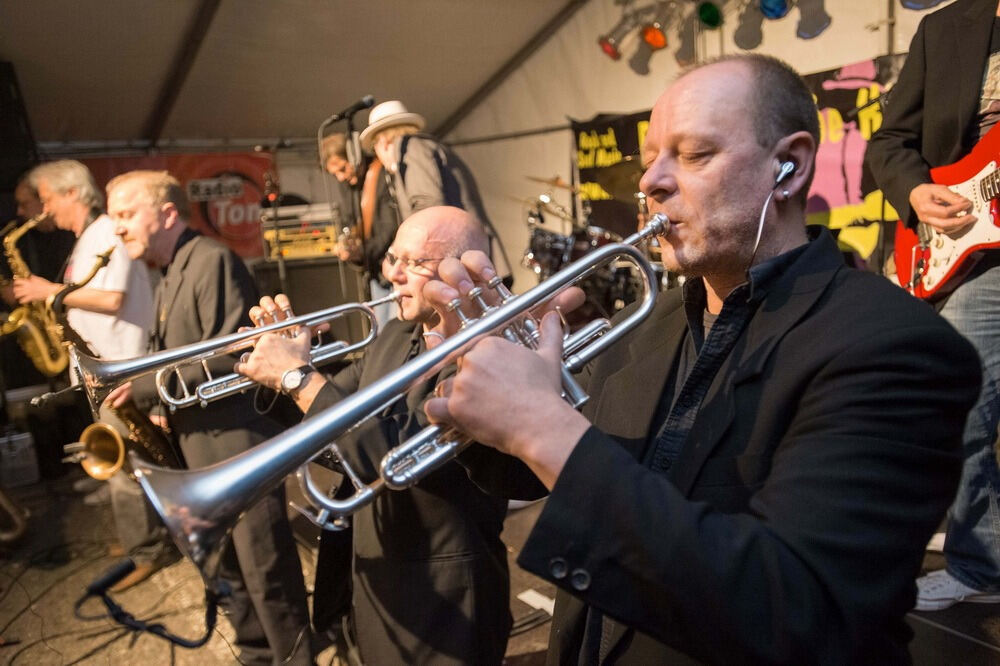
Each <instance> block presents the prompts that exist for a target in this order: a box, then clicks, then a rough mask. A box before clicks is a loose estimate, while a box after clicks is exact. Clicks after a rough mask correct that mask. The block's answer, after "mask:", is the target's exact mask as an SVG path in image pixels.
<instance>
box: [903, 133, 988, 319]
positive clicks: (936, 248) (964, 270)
mask: <svg viewBox="0 0 1000 666" xmlns="http://www.w3.org/2000/svg"><path fill="white" fill-rule="evenodd" d="M998 163H1000V123H998V124H996V125H994V126H993V128H992V129H990V131H989V132H987V133H986V136H984V137H983V138H982V139H980V140H979V143H977V144H976V145H975V147H974V148H973V149H972V152H970V153H969V154H968V155H966V156H965V157H963V158H962V159H960V160H959V161H957V162H955V163H954V164H949V165H947V166H941V167H937V168H934V169H931V180H933V181H934V182H935V183H938V184H939V185H947V186H948V189H950V190H951V191H953V192H957V193H958V194H961V195H962V196H963V197H965V198H966V199H968V200H969V201H971V202H972V204H973V207H972V210H971V211H969V213H968V214H969V215H971V216H972V217H974V218H975V221H974V222H972V223H971V224H969V225H968V226H965V227H963V228H961V229H959V230H958V231H955V232H953V233H948V234H944V233H941V232H939V231H937V230H936V229H934V228H933V227H930V226H928V225H926V224H922V223H921V224H918V225H917V230H916V231H914V230H912V229H909V228H908V227H906V225H904V224H903V222H902V221H900V222H897V223H896V245H895V250H894V258H895V260H896V275H897V277H898V278H899V284H901V285H902V286H903V287H904V288H906V289H907V290H908V291H910V292H911V293H912V294H913V295H914V296H916V297H917V298H924V299H931V300H932V299H934V298H937V297H939V296H943V295H944V294H946V293H948V292H949V291H951V290H952V289H954V288H955V287H957V286H958V285H959V284H960V283H961V282H962V279H963V278H964V277H965V276H966V274H968V272H969V270H971V269H972V267H973V266H974V265H975V263H976V261H977V260H978V259H979V254H978V253H979V252H980V251H981V250H985V249H988V248H993V247H1000V207H998V205H997V197H998V196H1000V170H998Z"/></svg>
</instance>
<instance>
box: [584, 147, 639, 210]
mask: <svg viewBox="0 0 1000 666" xmlns="http://www.w3.org/2000/svg"><path fill="white" fill-rule="evenodd" d="M640 178H642V165H641V164H640V163H639V158H638V157H636V156H635V155H626V156H625V157H623V158H622V161H621V162H617V163H615V164H612V165H611V166H606V167H601V168H599V169H594V180H596V181H597V184H598V185H600V186H601V187H603V188H604V191H605V192H607V193H608V194H610V195H611V198H612V199H617V200H618V201H623V202H625V203H635V193H636V192H638V191H639V179H640Z"/></svg>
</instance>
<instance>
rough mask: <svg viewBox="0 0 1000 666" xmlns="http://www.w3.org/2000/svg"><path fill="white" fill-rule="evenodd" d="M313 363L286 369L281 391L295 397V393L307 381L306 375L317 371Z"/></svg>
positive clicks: (282, 377) (282, 376)
mask: <svg viewBox="0 0 1000 666" xmlns="http://www.w3.org/2000/svg"><path fill="white" fill-rule="evenodd" d="M315 370H316V368H314V367H312V366H311V365H302V366H299V367H297V368H292V369H291V370H285V372H284V373H283V374H282V375H281V392H282V393H287V394H288V395H290V396H292V397H294V396H295V393H296V392H297V391H298V390H299V389H300V388H302V387H303V386H304V385H305V383H306V377H308V376H309V374H310V373H312V372H313V371H315Z"/></svg>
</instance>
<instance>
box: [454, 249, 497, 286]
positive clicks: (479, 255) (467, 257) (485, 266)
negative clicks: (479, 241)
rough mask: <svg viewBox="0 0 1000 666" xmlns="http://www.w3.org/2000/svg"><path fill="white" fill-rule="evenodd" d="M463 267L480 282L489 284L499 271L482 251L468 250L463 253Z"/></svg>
mask: <svg viewBox="0 0 1000 666" xmlns="http://www.w3.org/2000/svg"><path fill="white" fill-rule="evenodd" d="M462 265H463V266H465V269H466V270H467V271H468V272H469V274H470V275H472V276H473V278H475V279H476V280H478V281H480V282H489V281H490V280H492V279H493V278H494V277H496V274H497V271H496V268H495V267H494V266H493V262H492V261H490V258H489V257H488V256H486V253H485V252H482V251H480V250H468V251H466V252H464V253H462Z"/></svg>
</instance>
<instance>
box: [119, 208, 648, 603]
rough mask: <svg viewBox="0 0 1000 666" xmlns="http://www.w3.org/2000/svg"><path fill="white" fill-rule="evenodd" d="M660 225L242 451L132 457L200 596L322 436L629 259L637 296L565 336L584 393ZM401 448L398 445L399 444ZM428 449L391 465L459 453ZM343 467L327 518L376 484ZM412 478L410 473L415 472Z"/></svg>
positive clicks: (513, 330) (573, 390)
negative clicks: (200, 587) (584, 374)
mask: <svg viewBox="0 0 1000 666" xmlns="http://www.w3.org/2000/svg"><path fill="white" fill-rule="evenodd" d="M666 228H667V218H666V216H664V215H654V216H653V218H652V219H651V220H650V222H649V223H648V224H647V225H646V227H645V228H643V230H642V231H640V232H638V233H636V234H633V235H632V236H630V237H629V238H628V239H627V240H626V241H625V242H624V243H617V244H609V245H605V246H603V247H600V248H598V249H596V250H595V251H593V252H591V253H590V254H588V255H586V256H584V257H583V258H581V259H579V260H577V261H575V262H573V263H572V264H570V265H568V266H566V267H565V268H563V269H562V270H560V271H558V272H557V273H556V274H554V275H553V276H552V277H550V278H549V279H547V280H545V281H543V282H541V283H540V284H538V285H536V286H535V287H534V288H532V289H530V290H529V291H527V292H525V293H523V294H521V295H519V296H513V295H511V296H510V297H506V296H503V298H504V302H503V303H502V304H501V305H499V306H497V307H493V308H486V312H485V314H484V315H483V316H482V317H480V318H479V319H476V320H470V321H468V322H466V324H465V326H464V327H463V328H462V329H461V330H460V331H459V332H458V333H456V334H455V335H453V336H452V337H450V338H448V339H447V340H445V341H444V342H442V343H441V344H440V345H438V346H436V347H435V348H434V349H431V350H428V351H427V352H425V353H423V354H420V355H418V356H416V357H415V358H413V359H412V360H410V361H408V362H407V363H406V364H404V365H402V366H400V367H399V368H397V369H396V370H394V371H393V372H390V373H388V374H387V375H385V376H384V377H382V378H380V379H378V380H377V381H375V382H373V383H372V384H370V385H368V386H367V387H365V388H363V389H361V390H359V391H357V392H355V393H354V394H353V395H351V396H349V397H347V398H345V399H343V400H341V401H340V402H338V403H337V404H336V405H333V406H332V407H329V408H327V409H326V410H324V411H322V412H320V413H319V414H317V415H316V416H315V417H314V418H312V419H309V420H307V421H303V422H302V423H300V424H298V425H296V426H293V427H292V428H289V429H288V430H286V431H284V432H283V433H281V434H280V435H277V436H275V437H272V438H271V439H270V440H267V441H266V442H263V443H261V444H259V445H258V446H256V447H254V448H253V449H250V450H249V451H246V452H244V453H241V454H239V455H237V456H234V457H232V458H230V459H228V460H225V461H223V462H220V463H217V464H215V465H212V466H209V467H204V468H201V469H197V470H189V471H181V470H172V469H166V468H161V467H156V466H153V465H149V464H147V463H144V462H143V461H141V460H134V462H133V466H134V469H135V473H136V477H137V479H138V481H139V483H140V485H141V486H142V488H143V490H144V491H145V493H146V495H147V497H148V498H149V500H150V502H151V503H152V505H153V506H154V507H155V508H156V510H157V512H158V513H159V514H160V516H161V518H162V519H163V521H164V523H165V525H166V526H167V529H168V531H169V532H170V534H171V536H172V537H173V539H174V541H175V542H176V543H177V546H178V547H179V548H180V550H181V552H183V553H184V554H185V555H186V556H187V557H188V558H190V559H191V561H192V562H194V564H195V565H196V566H197V567H198V569H199V572H200V573H201V575H202V578H203V580H204V582H205V586H206V591H207V595H208V598H209V600H210V601H212V600H217V599H218V598H219V596H221V595H224V594H225V585H224V584H223V583H222V582H221V581H220V580H218V566H219V562H220V557H221V554H222V550H223V546H224V544H225V542H226V539H227V537H228V535H229V533H230V531H231V530H232V528H233V526H234V525H235V524H236V522H237V521H238V520H239V518H240V516H241V514H242V513H243V512H244V511H245V510H246V509H247V508H248V507H250V506H252V505H253V504H254V502H256V501H257V500H259V499H260V498H261V497H263V496H264V495H265V494H266V493H268V492H270V491H271V490H272V489H273V488H274V487H275V486H277V485H278V484H280V483H281V482H282V481H283V480H284V478H285V477H286V476H288V475H289V474H290V473H292V472H294V471H295V470H296V469H297V468H301V466H302V465H304V464H305V463H307V462H308V461H309V460H311V459H312V458H313V457H314V456H316V455H317V454H318V453H320V452H322V451H323V450H324V449H326V448H327V447H328V446H329V445H330V443H331V442H333V441H335V440H336V439H337V438H338V437H340V436H341V435H343V434H345V433H346V432H348V431H349V430H351V429H352V428H354V427H356V426H357V425H358V424H360V423H362V422H364V421H365V420H367V419H368V418H370V417H372V416H374V415H375V414H377V413H379V412H380V411H381V410H382V409H384V408H385V407H386V406H388V405H390V404H392V403H393V402H395V401H397V400H399V399H400V398H402V397H403V396H405V395H406V392H407V391H409V390H410V389H411V388H412V387H414V386H415V385H417V384H418V383H420V382H422V381H426V380H427V379H429V378H430V377H432V376H433V375H434V374H436V373H437V372H439V371H440V370H441V369H442V368H443V367H445V366H446V365H447V364H448V363H451V362H452V361H454V360H455V359H457V358H458V357H460V356H461V355H463V354H464V353H466V352H467V351H468V350H469V349H470V348H471V347H472V346H473V345H475V344H476V342H478V341H479V340H480V339H482V338H483V337H486V336H489V335H494V334H498V333H499V334H501V335H504V336H505V337H509V338H513V339H517V338H522V337H524V336H527V337H529V338H530V337H532V336H534V335H535V334H536V333H537V327H536V326H527V327H526V328H525V327H521V326H519V324H521V323H522V322H524V321H525V318H526V317H528V316H529V315H530V313H531V312H532V311H533V310H534V309H535V308H537V307H538V306H540V305H542V304H543V303H544V302H546V301H548V300H549V299H550V298H551V297H552V296H553V295H555V294H556V293H558V292H559V291H561V290H562V289H564V288H565V287H568V286H570V285H572V284H574V283H576V282H578V281H579V280H581V279H583V278H585V277H587V276H588V275H590V274H591V273H593V272H594V271H596V270H598V269H599V268H601V267H602V266H603V265H605V264H607V263H608V262H610V261H612V260H616V259H618V258H626V259H627V260H629V261H631V262H632V263H634V264H635V265H636V267H637V268H638V270H639V273H640V276H641V277H642V280H643V283H644V290H643V294H642V299H641V302H640V303H639V304H638V306H637V307H636V309H635V310H634V311H633V312H632V313H631V314H630V315H629V316H628V317H625V318H624V319H623V320H622V321H621V322H619V323H618V324H617V325H616V326H614V327H610V326H609V327H605V326H600V327H596V328H593V329H590V330H591V332H590V333H587V334H586V336H589V338H588V339H587V340H584V339H583V338H579V340H578V341H574V342H573V350H572V352H571V353H570V354H569V355H568V357H565V359H564V362H563V366H564V367H563V379H564V381H563V385H564V392H566V393H567V394H568V395H569V397H570V398H571V400H572V401H573V402H574V403H578V402H580V401H581V400H583V399H585V397H582V396H581V395H579V394H580V393H582V391H580V389H579V387H576V386H575V382H574V381H572V378H571V377H570V376H569V375H570V373H572V372H574V371H578V370H580V369H581V368H582V367H583V366H584V365H585V364H586V363H588V362H590V361H591V360H592V359H593V358H595V357H596V356H597V355H599V354H600V353H601V352H602V351H604V349H606V348H607V347H608V346H609V345H612V344H614V343H615V342H617V341H618V340H620V339H621V338H622V336H624V335H625V334H626V333H628V332H629V331H630V330H632V329H633V328H635V326H637V325H638V324H639V323H640V322H641V321H642V320H644V319H645V318H646V317H647V316H648V315H649V314H650V313H651V312H652V310H653V306H654V303H655V295H656V289H655V284H656V282H655V280H656V277H655V274H654V272H653V269H652V267H651V266H650V265H649V262H648V261H647V260H646V258H645V256H644V254H643V252H641V251H640V250H639V249H637V248H636V245H638V244H640V243H642V242H644V241H646V240H648V239H649V238H651V237H652V236H653V235H657V234H662V233H664V232H665V230H666ZM508 293H509V292H508ZM456 311H457V305H456ZM597 328H600V334H599V335H598V334H596V333H594V331H596V330H597ZM533 329H534V333H533V332H532V330H533ZM586 336H585V337H586ZM584 342H586V344H584ZM567 378H568V379H569V380H570V381H569V382H567ZM430 441H433V440H431V439H430V438H428V437H427V436H426V434H425V436H424V437H423V438H422V439H421V441H420V442H419V446H417V447H416V448H417V449H420V451H417V453H420V452H422V450H423V449H426V448H427V446H426V445H427V444H428V443H429V442H430ZM402 446H403V447H404V448H406V447H407V443H404V444H403V445H402ZM434 448H435V455H434V462H433V463H431V464H427V463H425V462H424V460H423V459H419V458H418V459H416V460H414V456H413V455H404V456H401V458H402V460H403V462H400V463H399V465H403V466H406V467H407V468H409V469H412V468H414V467H416V468H418V469H419V470H420V474H426V473H428V472H429V471H430V470H431V469H433V468H436V467H437V466H439V465H440V464H442V463H443V462H444V461H446V460H449V459H450V458H451V457H454V455H456V454H457V453H458V451H459V450H460V446H459V445H451V444H449V443H447V442H445V443H442V446H438V447H434ZM411 461H412V462H411ZM345 472H346V474H347V477H348V478H349V479H350V481H351V483H352V484H354V485H355V487H356V489H357V492H356V493H355V496H354V497H352V498H348V499H346V500H341V501H335V500H332V499H330V500H328V505H327V506H324V508H323V511H324V512H326V513H328V514H329V515H332V516H335V520H336V519H337V518H340V519H342V517H343V516H345V515H348V514H350V513H352V512H354V511H356V510H358V509H360V508H361V507H363V506H365V505H367V504H368V503H370V502H371V501H372V499H373V498H374V497H375V496H376V494H377V493H378V492H380V491H381V489H382V488H383V487H384V486H385V483H386V482H385V480H384V479H383V478H381V477H380V478H378V479H376V481H375V482H374V483H372V484H371V485H364V484H362V483H361V482H360V480H359V479H358V477H357V475H356V474H354V473H353V472H352V471H350V469H349V468H346V469H345ZM412 476H413V478H416V475H412Z"/></svg>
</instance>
